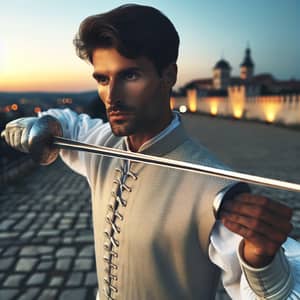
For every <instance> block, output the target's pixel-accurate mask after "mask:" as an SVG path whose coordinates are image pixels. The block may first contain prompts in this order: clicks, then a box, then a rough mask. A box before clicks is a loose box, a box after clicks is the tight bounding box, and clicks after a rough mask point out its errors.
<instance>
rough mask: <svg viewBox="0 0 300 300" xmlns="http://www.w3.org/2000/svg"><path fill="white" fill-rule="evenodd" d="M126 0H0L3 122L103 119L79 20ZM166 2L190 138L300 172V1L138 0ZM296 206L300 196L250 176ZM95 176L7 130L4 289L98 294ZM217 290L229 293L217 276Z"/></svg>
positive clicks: (265, 167) (0, 261)
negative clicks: (64, 112) (79, 42)
mask: <svg viewBox="0 0 300 300" xmlns="http://www.w3.org/2000/svg"><path fill="white" fill-rule="evenodd" d="M125 3H126V2H124V1H115V0H111V1H106V2H105V1H96V0H95V1H94V0H87V1H84V2H83V1H77V0H72V1H71V0H65V1H59V0H52V1H38V0H27V1H22V0H14V1H1V3H0V14H1V17H0V131H2V130H3V129H4V128H5V124H6V123H7V122H9V121H11V120H14V119H16V118H20V117H27V116H36V115H37V113H38V112H40V111H44V110H47V109H49V108H70V109H72V110H74V111H76V112H77V113H87V114H89V115H90V116H91V117H95V118H102V119H104V120H105V121H106V116H105V109H104V106H103V104H102V102H101V100H100V99H99V97H98V95H97V92H96V82H95V81H94V79H93V78H92V72H93V70H92V66H91V65H89V64H88V63H86V62H83V61H81V60H80V59H79V58H78V57H77V56H76V54H75V50H74V47H73V44H72V40H73V38H74V35H75V34H76V31H77V29H78V26H79V24H80V22H81V21H82V20H83V19H84V18H85V17H87V16H89V15H91V14H97V13H102V12H105V11H107V10H110V9H112V8H115V7H117V6H119V5H122V4H125ZM136 3H139V4H145V5H151V6H155V7H156V8H158V9H160V10H161V11H162V12H163V13H165V14H166V15H167V16H168V17H169V18H170V19H171V21H172V22H173V23H174V24H175V27H176V28H177V30H178V33H179V35H180V38H181V45H180V52H179V59H178V66H179V74H178V81H177V84H176V85H175V87H174V90H173V93H172V97H171V99H170V105H171V106H172V108H173V109H176V110H178V111H180V112H181V114H182V120H183V122H184V124H185V127H186V128H187V130H188V132H189V133H190V135H191V136H193V138H194V139H196V140H197V141H199V142H200V143H202V144H204V145H205V146H206V147H208V148H209V149H210V150H211V151H212V152H213V153H214V154H215V155H217V156H218V157H219V158H220V159H221V160H222V161H223V162H224V163H226V164H228V165H229V166H230V167H232V168H234V169H235V170H238V171H242V172H246V173H250V174H255V175H260V176H267V177H273V178H278V179H282V180H288V181H293V182H298V183H299V182H300V172H299V170H300V161H299V159H298V157H299V150H300V130H299V128H300V57H299V55H300V39H299V36H300V1H298V0H285V1H281V0H279V1H273V0H263V1H261V0H253V1H251V2H249V3H248V2H247V3H246V2H242V1H239V0H227V1H225V0H221V1H216V0H214V1H206V0H205V1H204V0H203V1H202V0H201V1H188V2H184V1H179V0H178V1H177V0H175V1H164V0H160V1H158V0H157V1H136ZM252 189H253V191H254V192H256V193H263V194H264V195H267V196H269V197H271V198H273V199H274V200H278V201H281V202H283V203H286V204H288V205H290V206H291V207H293V208H294V216H293V224H294V227H295V228H294V230H293V232H292V237H294V238H296V239H300V197H299V195H298V194H296V193H291V192H285V191H277V190H272V189H266V188H261V187H258V186H253V187H252ZM96 290H97V280H96V272H95V261H94V251H93V233H92V224H91V208H90V194H89V187H88V185H87V183H86V181H85V179H84V178H82V177H80V176H79V175H77V174H75V173H73V172H72V171H70V169H68V168H67V167H66V166H64V165H63V163H62V162H61V161H60V160H58V161H57V162H55V163H54V164H53V165H51V166H49V167H46V168H45V167H40V166H38V165H36V164H34V163H33V161H32V160H31V158H30V156H29V155H28V154H23V153H20V152H17V151H14V150H13V149H12V148H9V147H8V146H7V145H6V144H5V142H4V141H3V140H2V139H0V300H2V299H3V300H10V299H12V300H15V299H21V300H22V299H23V300H24V299H25V300H30V299H40V300H43V299H72V300H76V299H94V297H95V293H96ZM217 299H219V300H222V299H228V297H227V296H226V293H225V292H224V290H223V289H222V287H221V286H220V289H219V292H218V295H217Z"/></svg>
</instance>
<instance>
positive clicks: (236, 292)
mask: <svg viewBox="0 0 300 300" xmlns="http://www.w3.org/2000/svg"><path fill="white" fill-rule="evenodd" d="M74 44H75V47H76V50H77V53H78V55H79V56H80V57H81V58H83V59H86V60H88V61H89V62H90V63H91V64H92V65H93V69H94V71H93V77H94V78H95V79H96V81H97V85H98V92H99V95H100V97H101V99H102V100H103V102H104V104H105V107H106V111H107V117H108V121H109V124H103V122H102V121H101V120H99V119H91V118H89V117H88V116H87V115H77V114H76V113H74V112H72V111H70V110H57V109H52V110H49V111H47V112H43V113H41V114H40V115H39V117H42V116H44V115H51V116H53V117H55V118H56V119H57V122H59V124H60V126H61V127H62V130H63V135H64V136H65V137H68V138H72V139H76V140H79V141H82V142H88V143H93V144H97V145H105V146H108V147H114V148H121V149H126V150H128V151H134V152H141V153H144V154H150V155H157V156H163V157H167V158H172V159H177V160H182V161H190V162H194V163H202V164H206V165H209V166H217V167H223V168H224V166H223V165H222V164H220V163H219V162H218V161H217V160H216V159H215V158H214V157H213V156H212V155H211V154H210V153H209V152H208V151H207V150H206V149H205V148H204V147H203V146H201V145H198V144H196V143H194V142H193V141H192V140H191V139H190V138H189V137H188V136H187V134H186V132H185V131H184V129H183V126H182V124H181V121H180V117H179V115H178V114H176V113H173V112H172V111H171V110H170V105H169V98H170V92H171V89H172V87H173V85H174V84H175V82H176V76H177V65H176V60H177V56H178V46H179V37H178V34H177V32H176V29H175V28H174V26H173V24H172V23H171V22H170V20H169V19H168V18H167V17H166V16H164V15H163V14H162V13H161V12H160V11H158V10H156V9H155V8H152V7H147V6H141V5H125V6H121V7H118V8H116V9H114V10H112V11H109V12H107V13H104V14H100V15H95V16H90V17H88V18H87V19H85V20H84V21H83V22H82V24H81V26H80V28H79V32H78V34H77V36H76V38H75V40H74ZM35 121H36V118H27V119H20V120H16V121H13V122H11V123H9V124H8V125H7V126H6V131H5V138H6V141H7V143H9V144H10V145H12V146H13V147H15V148H17V149H19V150H21V151H25V152H26V151H28V133H29V131H30V128H31V127H32V125H33V124H34V122H35ZM61 156H62V158H63V160H64V161H65V162H66V163H67V164H68V165H69V166H70V167H71V168H72V169H74V170H75V171H77V172H79V173H80V174H82V175H83V176H85V177H86V179H87V180H88V183H89V185H90V188H91V193H92V209H93V226H94V239H95V252H96V263H97V275H98V283H99V293H98V296H97V297H98V299H101V300H102V299H131V300H137V299H138V300H143V299H162V300H163V299H213V298H214V296H215V293H216V285H217V282H218V279H219V275H220V270H221V271H222V280H223V284H224V286H225V288H226V290H227V292H228V293H229V295H230V296H231V297H232V298H233V299H255V298H257V297H258V298H260V299H299V298H300V288H299V283H298V282H297V280H298V281H299V279H298V278H296V277H295V276H293V274H295V272H296V268H297V265H296V264H295V263H293V262H292V258H290V257H289V255H288V254H289V253H290V252H289V251H290V250H289V249H294V248H295V247H298V246H297V243H296V242H295V241H293V240H292V239H287V237H288V234H289V232H290V231H291V229H292V225H291V223H290V220H291V216H292V211H291V209H290V208H288V207H286V206H284V205H281V204H278V203H276V202H273V201H271V200H269V199H267V198H265V197H262V196H255V195H252V194H250V193H249V188H248V186H247V185H246V184H243V183H234V182H231V181H229V180H222V179H216V178H212V177H209V176H205V175H195V174H191V173H188V172H183V171H174V170H170V169H166V168H160V167H158V166H149V165H144V164H141V163H135V162H131V161H126V160H125V161H121V160H119V159H112V158H107V157H102V156H96V155H93V154H89V153H85V152H74V151H67V150H62V151H61ZM220 203H222V206H221V208H220ZM213 207H215V208H216V210H218V214H219V220H215V217H214V214H213ZM216 215H217V214H216ZM284 249H286V250H287V251H286V252H287V253H286V254H285V253H284ZM298 268H299V267H298Z"/></svg>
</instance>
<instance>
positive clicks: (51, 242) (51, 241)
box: [47, 237, 61, 245]
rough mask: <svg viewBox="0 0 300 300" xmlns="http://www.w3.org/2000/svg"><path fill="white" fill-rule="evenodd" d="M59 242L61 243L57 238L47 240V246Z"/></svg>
mask: <svg viewBox="0 0 300 300" xmlns="http://www.w3.org/2000/svg"><path fill="white" fill-rule="evenodd" d="M60 242H61V239H60V238H58V237H55V238H49V239H47V244H49V245H58V244H60Z"/></svg>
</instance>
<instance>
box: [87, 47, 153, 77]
mask: <svg viewBox="0 0 300 300" xmlns="http://www.w3.org/2000/svg"><path fill="white" fill-rule="evenodd" d="M93 66H94V70H95V72H99V73H112V74H113V73H118V72H120V71H122V70H125V69H129V68H138V69H141V70H142V71H150V70H154V65H153V63H152V62H151V61H150V60H149V59H147V58H145V57H139V58H135V59H131V58H127V57H125V56H123V55H121V54H120V53H119V52H118V51H117V50H116V49H114V48H108V49H106V48H98V49H95V50H94V52H93Z"/></svg>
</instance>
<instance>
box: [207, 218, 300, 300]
mask: <svg viewBox="0 0 300 300" xmlns="http://www.w3.org/2000/svg"><path fill="white" fill-rule="evenodd" d="M241 241H242V237H241V236H239V235H237V234H235V233H232V232H231V231H229V230H228V229H227V228H226V227H225V226H224V225H223V224H222V223H221V222H220V221H216V224H215V226H214V228H213V230H212V233H211V236H210V245H209V257H210V259H211V261H212V262H213V263H214V264H216V265H217V266H218V267H219V268H220V269H221V279H222V282H223V285H224V288H225V290H226V291H227V293H228V294H229V296H230V297H231V298H232V299H234V300H235V299H242V300H246V299H247V300H252V299H253V300H255V299H272V300H275V299H276V300H284V299H291V300H292V299H293V300H295V299H300V244H299V242H297V241H295V240H293V239H291V238H288V239H287V241H286V242H285V243H284V244H283V249H284V251H283V250H281V251H279V252H278V254H277V255H276V256H275V258H274V260H273V261H272V262H271V263H270V264H269V265H268V266H266V267H264V268H261V269H255V268H251V267H250V266H248V265H247V264H245V262H242V261H241V260H240V261H239V255H238V248H239V245H240V242H241ZM250 286H251V287H250ZM261 287H263V293H259V292H260V288H261ZM255 289H256V291H255V292H256V293H257V292H258V293H259V294H260V295H258V294H256V293H255V292H254V290H255Z"/></svg>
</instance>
